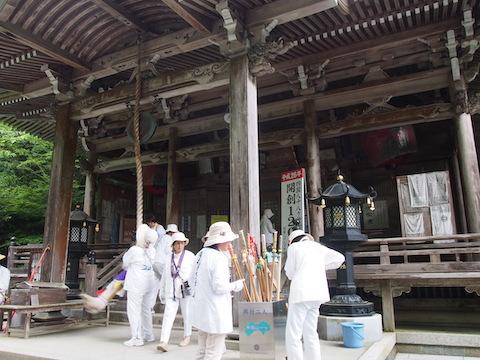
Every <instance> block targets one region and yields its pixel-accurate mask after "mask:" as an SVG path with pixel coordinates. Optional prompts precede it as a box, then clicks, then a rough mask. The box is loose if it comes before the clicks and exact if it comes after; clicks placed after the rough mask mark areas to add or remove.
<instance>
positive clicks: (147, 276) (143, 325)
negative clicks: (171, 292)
mask: <svg viewBox="0 0 480 360" xmlns="http://www.w3.org/2000/svg"><path fill="white" fill-rule="evenodd" d="M157 237H158V236H157V232H156V231H155V230H153V229H150V228H149V227H148V225H147V224H142V225H140V226H139V227H138V229H137V232H136V245H134V246H132V247H130V249H128V251H127V252H126V253H125V255H123V258H122V260H123V269H124V270H127V275H126V276H125V283H124V288H125V290H126V291H127V316H128V322H129V323H130V332H131V335H132V337H131V339H130V340H128V341H125V342H124V343H123V345H125V346H143V344H144V341H147V342H150V341H154V340H155V338H154V336H153V326H152V309H151V304H150V299H151V297H150V295H151V291H152V287H153V281H154V274H153V265H152V264H153V259H154V257H155V249H154V248H153V244H154V242H155V241H156V240H157Z"/></svg>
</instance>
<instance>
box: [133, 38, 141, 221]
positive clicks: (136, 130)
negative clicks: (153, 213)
mask: <svg viewBox="0 0 480 360" xmlns="http://www.w3.org/2000/svg"><path fill="white" fill-rule="evenodd" d="M141 90H142V77H141V71H140V41H138V61H137V73H136V76H135V109H134V113H133V138H134V147H135V168H136V173H137V228H138V227H139V226H140V225H142V224H143V173H142V159H141V154H140V97H141Z"/></svg>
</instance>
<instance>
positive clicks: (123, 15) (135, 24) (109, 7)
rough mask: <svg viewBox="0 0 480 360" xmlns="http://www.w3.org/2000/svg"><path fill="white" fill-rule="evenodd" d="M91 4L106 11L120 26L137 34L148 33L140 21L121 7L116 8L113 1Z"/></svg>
mask: <svg viewBox="0 0 480 360" xmlns="http://www.w3.org/2000/svg"><path fill="white" fill-rule="evenodd" d="M90 2H91V3H94V4H95V5H97V6H98V7H99V8H101V9H103V10H104V11H106V12H107V13H108V14H109V15H110V16H111V17H113V18H115V19H117V20H118V21H119V22H121V23H122V24H125V25H126V26H128V27H129V28H130V29H132V30H134V31H136V32H138V33H148V32H149V31H148V29H147V28H145V27H144V26H143V24H142V22H141V21H139V20H138V19H136V18H135V17H133V16H132V14H130V13H128V12H126V11H125V9H123V8H122V7H120V6H118V4H117V3H116V2H115V1H111V0H90Z"/></svg>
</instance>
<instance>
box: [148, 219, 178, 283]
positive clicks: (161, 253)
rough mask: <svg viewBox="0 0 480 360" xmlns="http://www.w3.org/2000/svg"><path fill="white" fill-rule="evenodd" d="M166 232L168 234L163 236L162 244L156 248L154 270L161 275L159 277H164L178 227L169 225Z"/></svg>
mask: <svg viewBox="0 0 480 360" xmlns="http://www.w3.org/2000/svg"><path fill="white" fill-rule="evenodd" d="M165 232H166V234H165V235H163V236H162V241H161V243H160V244H159V245H158V246H157V248H156V253H155V261H154V262H153V268H154V270H155V272H156V273H157V274H159V277H161V276H162V274H163V269H164V268H165V263H166V262H167V258H168V257H169V256H170V255H171V253H172V247H171V244H172V235H173V234H175V233H177V232H178V226H177V225H176V224H168V225H167V229H166V230H165Z"/></svg>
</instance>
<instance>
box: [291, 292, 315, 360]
mask: <svg viewBox="0 0 480 360" xmlns="http://www.w3.org/2000/svg"><path fill="white" fill-rule="evenodd" d="M320 303H321V302H320V301H305V302H300V303H295V304H289V305H288V314H287V327H286V329H285V342H286V345H287V357H288V360H303V359H305V360H320V359H321V354H320V339H319V336H318V332H317V327H318V314H319V308H320ZM302 336H303V344H304V346H305V357H304V356H303V348H302Z"/></svg>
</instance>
